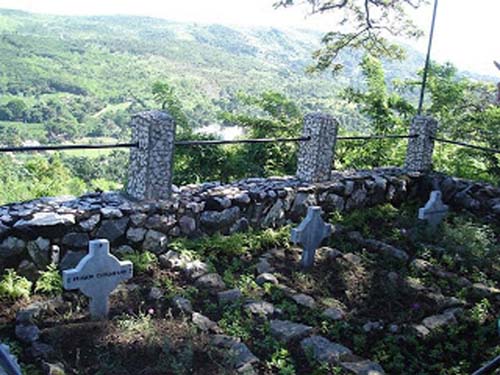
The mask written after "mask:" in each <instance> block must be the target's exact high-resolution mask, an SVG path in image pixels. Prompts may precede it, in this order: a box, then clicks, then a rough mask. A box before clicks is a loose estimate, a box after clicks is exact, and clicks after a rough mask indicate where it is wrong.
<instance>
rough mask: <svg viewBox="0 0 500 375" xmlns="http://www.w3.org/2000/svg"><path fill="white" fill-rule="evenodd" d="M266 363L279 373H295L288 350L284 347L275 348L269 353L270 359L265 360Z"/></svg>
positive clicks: (281, 374) (290, 374)
mask: <svg viewBox="0 0 500 375" xmlns="http://www.w3.org/2000/svg"><path fill="white" fill-rule="evenodd" d="M267 365H268V366H270V367H271V368H273V369H274V370H276V371H277V372H278V374H280V375H295V374H296V373H297V372H296V370H295V366H294V364H293V360H292V358H291V355H290V352H289V351H288V350H287V349H285V348H279V349H278V350H276V351H275V352H274V353H273V354H272V355H271V359H270V360H269V361H267Z"/></svg>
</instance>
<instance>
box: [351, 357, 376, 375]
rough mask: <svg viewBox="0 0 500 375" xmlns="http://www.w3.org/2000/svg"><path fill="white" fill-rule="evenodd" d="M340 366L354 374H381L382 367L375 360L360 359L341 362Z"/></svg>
mask: <svg viewBox="0 0 500 375" xmlns="http://www.w3.org/2000/svg"><path fill="white" fill-rule="evenodd" d="M341 366H342V367H343V368H345V369H346V370H348V371H351V372H352V373H354V374H355V375H383V374H385V372H384V369H383V368H382V367H381V366H380V365H379V364H378V363H375V362H372V361H369V360H361V361H358V362H342V363H341Z"/></svg>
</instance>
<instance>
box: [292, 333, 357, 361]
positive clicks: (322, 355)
mask: <svg viewBox="0 0 500 375" xmlns="http://www.w3.org/2000/svg"><path fill="white" fill-rule="evenodd" d="M300 346H301V348H302V350H303V351H304V353H306V355H307V354H310V355H311V356H312V359H313V360H315V361H317V362H319V363H338V362H339V361H341V360H342V359H343V358H345V357H346V356H350V355H351V354H352V352H351V350H350V349H348V348H346V347H345V346H342V345H340V344H336V343H333V342H331V341H330V340H328V339H326V338H324V337H323V336H311V337H308V338H305V339H303V340H302V341H301V342H300Z"/></svg>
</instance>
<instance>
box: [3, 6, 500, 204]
mask: <svg viewBox="0 0 500 375" xmlns="http://www.w3.org/2000/svg"><path fill="white" fill-rule="evenodd" d="M320 39H321V34H320V33H316V32H312V31H307V30H296V29H288V30H278V29H274V28H233V27H227V26H221V25H199V24H188V23H177V22H170V21H166V20H159V19H153V18H141V17H128V16H116V17H63V16H48V15H35V14H30V13H25V12H20V11H11V10H0V143H1V144H2V145H21V144H33V143H42V144H46V143H84V142H92V143H97V142H112V141H115V140H128V139H129V137H130V128H129V119H130V115H131V114H132V113H135V112H138V111H141V110H145V109H152V108H160V107H162V106H164V107H165V108H166V109H167V110H169V111H170V112H171V113H173V114H174V116H175V117H176V118H177V122H178V124H179V125H180V126H179V134H178V137H179V138H184V139H188V138H207V137H213V136H217V135H212V136H210V135H201V134H199V133H198V132H197V129H200V128H202V127H204V126H207V125H211V124H221V125H223V126H238V127H240V128H242V129H244V131H245V133H246V136H249V137H271V136H297V135H298V134H299V133H300V122H301V118H302V116H303V114H304V113H307V112H310V111H326V112H328V113H331V114H332V115H334V116H336V117H337V118H339V120H340V122H341V132H343V133H353V132H354V133H365V134H367V133H387V134H400V133H403V134H404V133H406V132H407V129H408V124H409V121H410V120H411V117H412V116H413V115H414V114H415V106H416V98H417V94H418V82H419V80H420V76H419V74H420V70H421V67H422V65H423V57H422V56H421V55H420V54H418V53H417V52H415V51H413V50H411V49H407V53H406V59H405V60H403V61H396V62H387V61H383V62H380V61H379V60H378V59H375V58H373V57H371V56H369V55H366V56H364V55H363V54H362V53H361V52H359V51H345V52H344V53H343V54H342V56H341V60H342V63H343V65H344V69H343V70H342V72H340V73H338V74H336V75H334V76H332V75H331V74H329V73H322V74H320V73H316V74H308V73H306V68H307V67H308V66H310V65H311V64H312V63H313V60H312V57H311V55H312V53H313V51H314V50H315V49H317V48H318V46H319V42H320ZM481 81H485V82H484V83H483V82H481ZM493 100H494V87H493V85H492V83H491V82H488V79H487V77H486V78H485V77H480V76H477V75H471V74H465V73H463V72H459V71H457V70H456V69H455V68H454V67H453V66H451V65H444V66H439V65H434V66H433V68H432V71H431V77H430V83H429V95H428V100H427V102H426V111H427V112H429V113H430V114H432V115H434V116H436V117H437V118H438V120H439V121H440V123H441V132H442V133H443V134H446V135H447V136H449V137H452V138H454V139H464V138H467V139H471V140H472V141H474V140H475V141H476V142H477V144H481V145H486V146H489V147H498V146H499V139H498V134H499V131H498V130H499V129H498V127H499V125H498V121H497V119H498V118H499V117H500V111H498V108H497V107H496V106H494V105H493ZM405 147H406V144H405V142H393V141H390V142H389V141H384V142H378V143H376V144H375V143H370V144H361V143H351V144H340V145H339V148H338V150H337V160H336V167H337V168H348V167H353V168H363V167H372V166H378V165H400V164H401V162H402V158H403V157H404V150H405ZM295 151H296V146H294V145H285V146H284V145H279V146H278V145H275V146H241V147H240V146H238V147H236V146H232V147H218V148H211V149H201V148H189V149H179V150H178V152H177V154H176V173H175V182H176V183H178V184H182V183H188V182H198V181H204V180H230V179H234V178H240V177H244V176H255V175H261V176H262V175H271V174H292V173H293V172H294V168H295V166H294V162H295ZM127 158H128V157H127V153H126V152H120V151H112V152H107V151H99V152H95V151H93V152H89V151H85V152H67V153H61V154H54V153H47V154H42V155H38V156H36V155H25V154H23V155H19V154H16V155H3V156H1V157H0V181H1V182H2V184H1V185H0V201H1V202H9V201H15V200H21V199H29V198H33V197H36V196H42V195H55V194H63V193H71V194H80V193H83V192H85V191H88V190H94V189H104V190H105V189H117V188H120V187H121V186H122V185H123V183H124V182H125V178H126V163H127ZM242 165H244V166H245V168H243V167H242ZM436 168H437V169H439V170H443V171H445V172H448V173H452V174H454V175H459V176H464V177H468V178H479V179H483V180H487V181H491V182H498V180H499V176H500V172H499V159H498V157H495V156H491V155H485V154H480V153H478V152H471V151H467V150H460V149H457V148H454V147H452V146H443V147H441V146H439V147H438V148H437V150H436Z"/></svg>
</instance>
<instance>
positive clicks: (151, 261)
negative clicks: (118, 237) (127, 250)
mask: <svg viewBox="0 0 500 375" xmlns="http://www.w3.org/2000/svg"><path fill="white" fill-rule="evenodd" d="M122 259H123V260H130V261H131V262H132V263H133V265H134V271H135V272H136V273H138V274H140V273H144V272H147V271H149V270H151V269H153V267H154V266H155V264H156V263H157V262H158V260H157V259H156V256H155V255H154V254H153V253H151V252H149V251H144V252H138V251H135V252H133V253H131V254H125V255H124V256H123V257H122Z"/></svg>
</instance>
